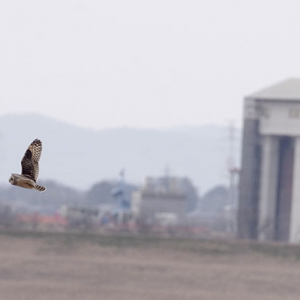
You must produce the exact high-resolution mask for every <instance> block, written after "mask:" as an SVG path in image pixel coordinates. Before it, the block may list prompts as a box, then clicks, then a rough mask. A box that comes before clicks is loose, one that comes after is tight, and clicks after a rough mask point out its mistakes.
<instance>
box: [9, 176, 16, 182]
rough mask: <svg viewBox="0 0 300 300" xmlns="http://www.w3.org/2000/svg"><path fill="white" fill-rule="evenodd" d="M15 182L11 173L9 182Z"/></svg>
mask: <svg viewBox="0 0 300 300" xmlns="http://www.w3.org/2000/svg"><path fill="white" fill-rule="evenodd" d="M14 182H15V177H14V175H13V174H11V176H10V177H9V183H11V184H14Z"/></svg>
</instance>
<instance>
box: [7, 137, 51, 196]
mask: <svg viewBox="0 0 300 300" xmlns="http://www.w3.org/2000/svg"><path fill="white" fill-rule="evenodd" d="M41 154H42V142H41V141H40V140H39V139H35V140H34V141H33V142H32V143H31V144H30V145H29V147H28V149H27V150H26V152H25V154H24V156H23V158H22V161H21V165H22V175H18V174H14V173H13V174H12V175H11V177H10V179H9V182H10V183H11V184H12V185H17V186H20V187H23V188H27V189H36V190H38V191H40V192H42V191H44V190H45V189H46V188H45V187H43V186H40V185H38V184H36V181H37V179H38V176H39V160H40V158H41Z"/></svg>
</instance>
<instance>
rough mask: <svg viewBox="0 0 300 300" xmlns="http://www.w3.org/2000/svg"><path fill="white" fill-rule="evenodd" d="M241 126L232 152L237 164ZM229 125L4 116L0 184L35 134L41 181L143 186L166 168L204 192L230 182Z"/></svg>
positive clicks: (0, 136)
mask: <svg viewBox="0 0 300 300" xmlns="http://www.w3.org/2000/svg"><path fill="white" fill-rule="evenodd" d="M240 135H241V132H240V130H237V131H236V139H235V140H234V151H235V152H234V156H235V160H236V161H237V162H239V153H240ZM228 136H229V129H228V128H227V127H226V126H224V127H222V126H203V127H176V128H169V129H160V130H158V129H134V128H114V129H105V130H92V129H85V128H79V127H76V126H73V125H70V124H66V123H64V122H61V121H57V120H55V119H51V118H48V117H45V116H41V115H34V114H26V115H5V116H2V117H0V166H1V168H0V183H3V184H9V183H8V178H9V176H10V174H11V173H18V172H20V169H21V165H20V162H21V159H22V157H23V155H24V153H25V150H26V149H27V147H28V145H29V144H30V143H31V141H33V140H34V139H35V138H39V139H41V140H42V142H43V153H42V158H41V161H40V179H41V180H55V181H57V182H60V183H62V184H64V185H67V186H70V187H73V188H77V189H79V190H87V189H88V188H90V187H91V186H92V185H93V184H95V183H96V182H99V181H101V180H105V179H117V178H118V176H119V172H120V170H122V169H125V170H126V180H127V181H129V182H132V183H134V184H141V183H142V182H143V180H144V178H145V177H146V176H161V175H163V173H164V172H165V169H166V166H168V168H169V171H170V173H171V175H172V176H180V177H189V178H190V179H191V180H192V181H193V183H194V185H195V186H196V187H197V188H198V189H199V190H200V192H201V193H203V192H206V191H207V190H208V189H210V188H212V187H214V186H215V185H218V184H220V183H223V184H224V183H227V182H228V179H227V176H228V174H227V170H226V169H227V162H228V157H229V149H230V147H229V140H228Z"/></svg>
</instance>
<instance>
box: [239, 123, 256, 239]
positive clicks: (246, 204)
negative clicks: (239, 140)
mask: <svg viewBox="0 0 300 300" xmlns="http://www.w3.org/2000/svg"><path fill="white" fill-rule="evenodd" d="M258 125H259V123H258V120H257V119H253V118H251V119H250V118H246V119H245V120H244V132H243V150H242V168H241V173H240V193H239V198H240V200H239V207H238V236H239V237H240V238H242V239H256V238H257V228H258V213H259V212H258V203H259V202H258V201H259V191H260V161H261V147H260V138H259V134H258Z"/></svg>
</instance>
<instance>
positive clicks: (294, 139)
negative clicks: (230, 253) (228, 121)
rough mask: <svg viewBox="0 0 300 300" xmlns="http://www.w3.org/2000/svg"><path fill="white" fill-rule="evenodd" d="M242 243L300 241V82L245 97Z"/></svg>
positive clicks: (241, 207)
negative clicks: (248, 240)
mask: <svg viewBox="0 0 300 300" xmlns="http://www.w3.org/2000/svg"><path fill="white" fill-rule="evenodd" d="M244 105H245V106H244V137H243V152H242V168H241V173H240V176H241V177H240V196H239V197H240V201H239V212H238V230H239V237H240V238H251V239H259V240H280V241H288V242H293V243H298V242H300V79H290V80H287V81H284V82H282V83H279V84H277V85H274V86H272V87H270V88H267V89H265V90H262V91H260V92H258V93H255V94H253V95H250V96H248V97H246V98H245V102H244Z"/></svg>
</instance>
